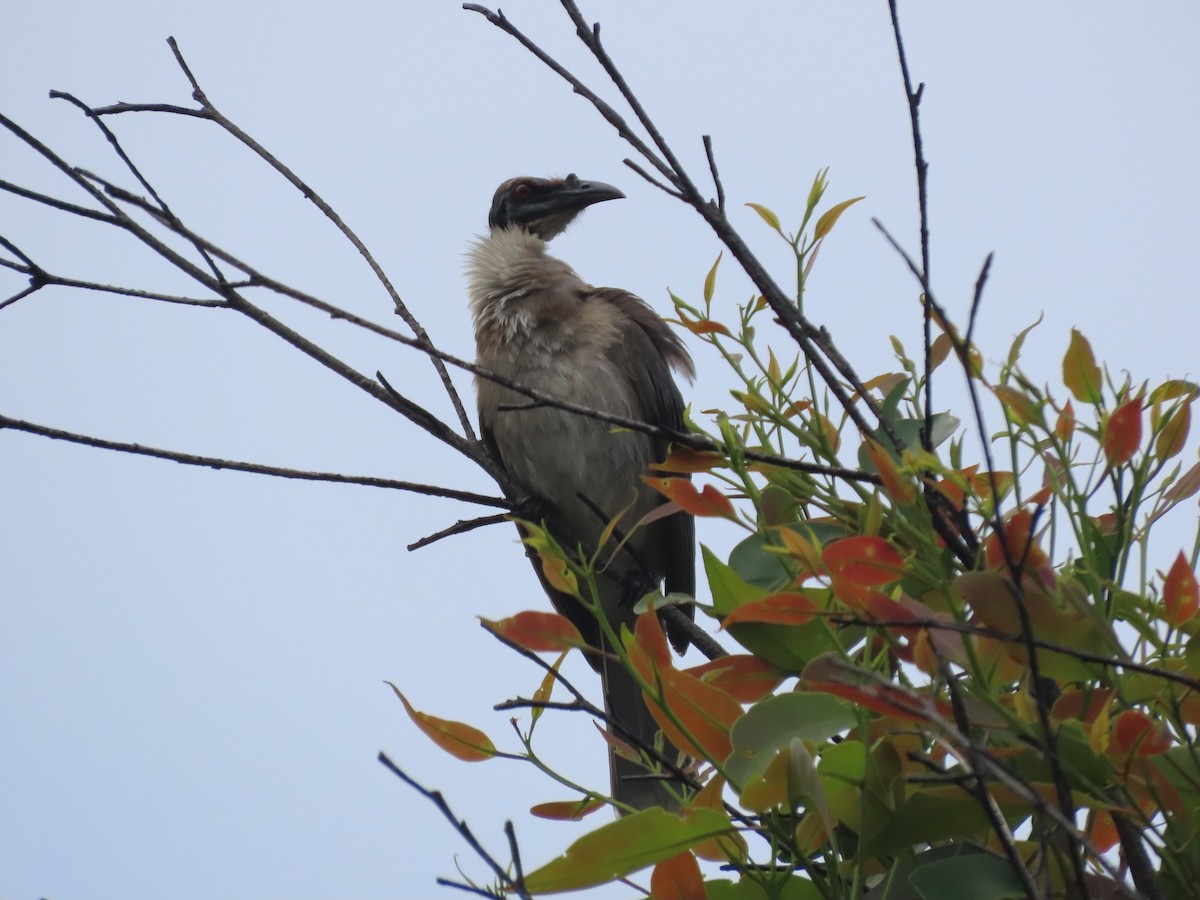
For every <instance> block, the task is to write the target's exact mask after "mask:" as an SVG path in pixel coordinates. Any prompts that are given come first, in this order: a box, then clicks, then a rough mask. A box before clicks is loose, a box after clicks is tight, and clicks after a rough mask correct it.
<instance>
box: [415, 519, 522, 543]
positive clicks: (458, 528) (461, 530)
mask: <svg viewBox="0 0 1200 900" xmlns="http://www.w3.org/2000/svg"><path fill="white" fill-rule="evenodd" d="M507 521H508V515H507V514H506V513H501V514H499V515H495V516H480V517H479V518H477V519H460V520H459V521H457V522H455V523H454V524H453V525H451V526H450V527H449V528H443V529H442V530H441V531H435V532H434V533H433V534H430V535H426V536H425V537H423V538H421V539H420V540H419V541H413V542H412V543H411V544H409V545H408V547H406V548H405V549H407V550H409V551H412V550H420V549H421V548H422V547H428V546H429V545H430V544H436V543H437V542H438V541H440V540H442V538H448V537H454V536H455V535H459V534H466V533H467V532H468V531H474V530H475V529H476V528H486V527H487V526H489V525H498V524H500V523H502V522H507Z"/></svg>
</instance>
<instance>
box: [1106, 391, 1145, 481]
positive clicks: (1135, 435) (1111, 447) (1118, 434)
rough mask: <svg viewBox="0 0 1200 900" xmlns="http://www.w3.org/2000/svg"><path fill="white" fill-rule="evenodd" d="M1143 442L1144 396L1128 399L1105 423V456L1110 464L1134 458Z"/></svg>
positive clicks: (1115, 464)
mask: <svg viewBox="0 0 1200 900" xmlns="http://www.w3.org/2000/svg"><path fill="white" fill-rule="evenodd" d="M1141 443H1142V398H1141V397H1134V398H1133V399H1132V400H1126V401H1125V402H1124V403H1122V404H1121V405H1120V406H1118V407H1117V408H1116V409H1114V410H1113V411H1112V414H1111V415H1110V416H1109V417H1108V421H1107V422H1105V423H1104V458H1105V459H1107V460H1108V464H1109V465H1110V466H1120V465H1123V464H1125V463H1127V462H1129V460H1131V459H1133V454H1135V453H1136V452H1137V449H1138V447H1139V446H1140V445H1141Z"/></svg>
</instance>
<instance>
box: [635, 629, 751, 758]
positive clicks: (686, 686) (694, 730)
mask: <svg viewBox="0 0 1200 900" xmlns="http://www.w3.org/2000/svg"><path fill="white" fill-rule="evenodd" d="M634 628H635V631H634V636H633V639H632V640H629V641H627V643H626V650H627V651H628V652H629V657H630V661H631V662H632V663H633V665H634V667H635V668H636V669H637V671H638V674H639V675H641V676H642V678H643V679H645V680H646V682H647V683H648V684H649V685H651V686H652V687H653V686H655V685H657V686H660V687H661V694H662V704H661V705H660V704H659V702H658V701H656V700H655V699H654V698H653V697H650V696H649V695H647V698H646V699H647V706H648V707H649V709H650V714H651V715H652V716H653V717H654V721H656V722H657V723H658V726H659V727H660V728H661V729H662V730H663V733H664V734H665V735H666V736H667V738H669V739H670V741H671V743H673V744H674V745H675V746H676V747H678V748H679V749H680V750H682V751H683V752H684V753H687V754H689V755H691V756H695V757H697V758H701V759H712V760H718V761H720V760H724V759H725V758H726V757H727V756H729V754H730V753H731V752H733V745H732V744H731V743H730V740H729V729H730V728H732V727H733V723H734V722H735V721H736V720H737V719H738V718H739V717H740V716H741V715H742V706H741V704H740V703H738V702H737V701H736V700H734V699H733V697H731V696H729V694H727V693H725V691H723V690H722V689H721V688H719V687H714V686H713V685H711V684H706V683H705V682H703V681H701V680H700V679H699V678H696V677H695V676H694V675H689V674H688V673H687V672H681V671H679V670H678V669H676V668H674V667H673V666H672V665H671V653H670V650H669V649H668V648H667V641H666V638H665V637H664V636H663V632H662V625H661V624H660V623H659V621H658V616H655V615H649V614H647V615H643V616H639V617H638V620H637V624H636V625H635V626H634ZM664 705H665V706H666V707H667V708H669V709H670V710H671V713H672V714H673V715H674V718H675V719H678V721H679V722H680V723H682V725H683V728H685V729H687V731H686V733H685V732H684V731H683V730H682V729H680V727H679V725H676V724H675V721H674V719H672V717H671V715H668V714H667V713H666V712H665V711H664V709H663V706H664Z"/></svg>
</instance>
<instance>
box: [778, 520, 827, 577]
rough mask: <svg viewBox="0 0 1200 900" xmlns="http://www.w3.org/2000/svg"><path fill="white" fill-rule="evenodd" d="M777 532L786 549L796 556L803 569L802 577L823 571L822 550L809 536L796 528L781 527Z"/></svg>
mask: <svg viewBox="0 0 1200 900" xmlns="http://www.w3.org/2000/svg"><path fill="white" fill-rule="evenodd" d="M776 533H777V534H778V535H779V540H780V542H781V543H782V544H783V546H784V549H786V550H787V552H788V553H790V554H792V556H794V557H795V558H796V562H797V563H799V564H800V566H801V569H802V571H801V572H800V577H801V579H803V578H811V577H813V576H815V575H819V574H820V573H821V570H822V567H821V552H820V550H819V549H818V547H817V546H815V545H814V544H813V543H812V542H811V541H810V540H809V539H808V538H806V537H805V536H804V535H802V534H801V533H800V532H798V531H797V530H796V529H794V528H779V529H778V530H777V531H776Z"/></svg>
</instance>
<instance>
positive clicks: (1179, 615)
mask: <svg viewBox="0 0 1200 900" xmlns="http://www.w3.org/2000/svg"><path fill="white" fill-rule="evenodd" d="M1163 605H1164V606H1165V607H1166V613H1167V615H1166V619H1167V621H1168V622H1170V623H1171V624H1172V625H1181V624H1182V623H1184V622H1186V621H1187V620H1188V619H1190V618H1191V617H1192V616H1194V615H1195V614H1196V609H1197V607H1200V588H1197V585H1196V573H1195V572H1194V571H1192V567H1191V566H1190V565H1189V564H1188V561H1187V559H1186V558H1184V555H1183V551H1182V550H1181V551H1179V555H1178V556H1177V557H1175V562H1173V563H1171V569H1170V571H1168V572H1167V577H1166V580H1164V581H1163Z"/></svg>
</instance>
